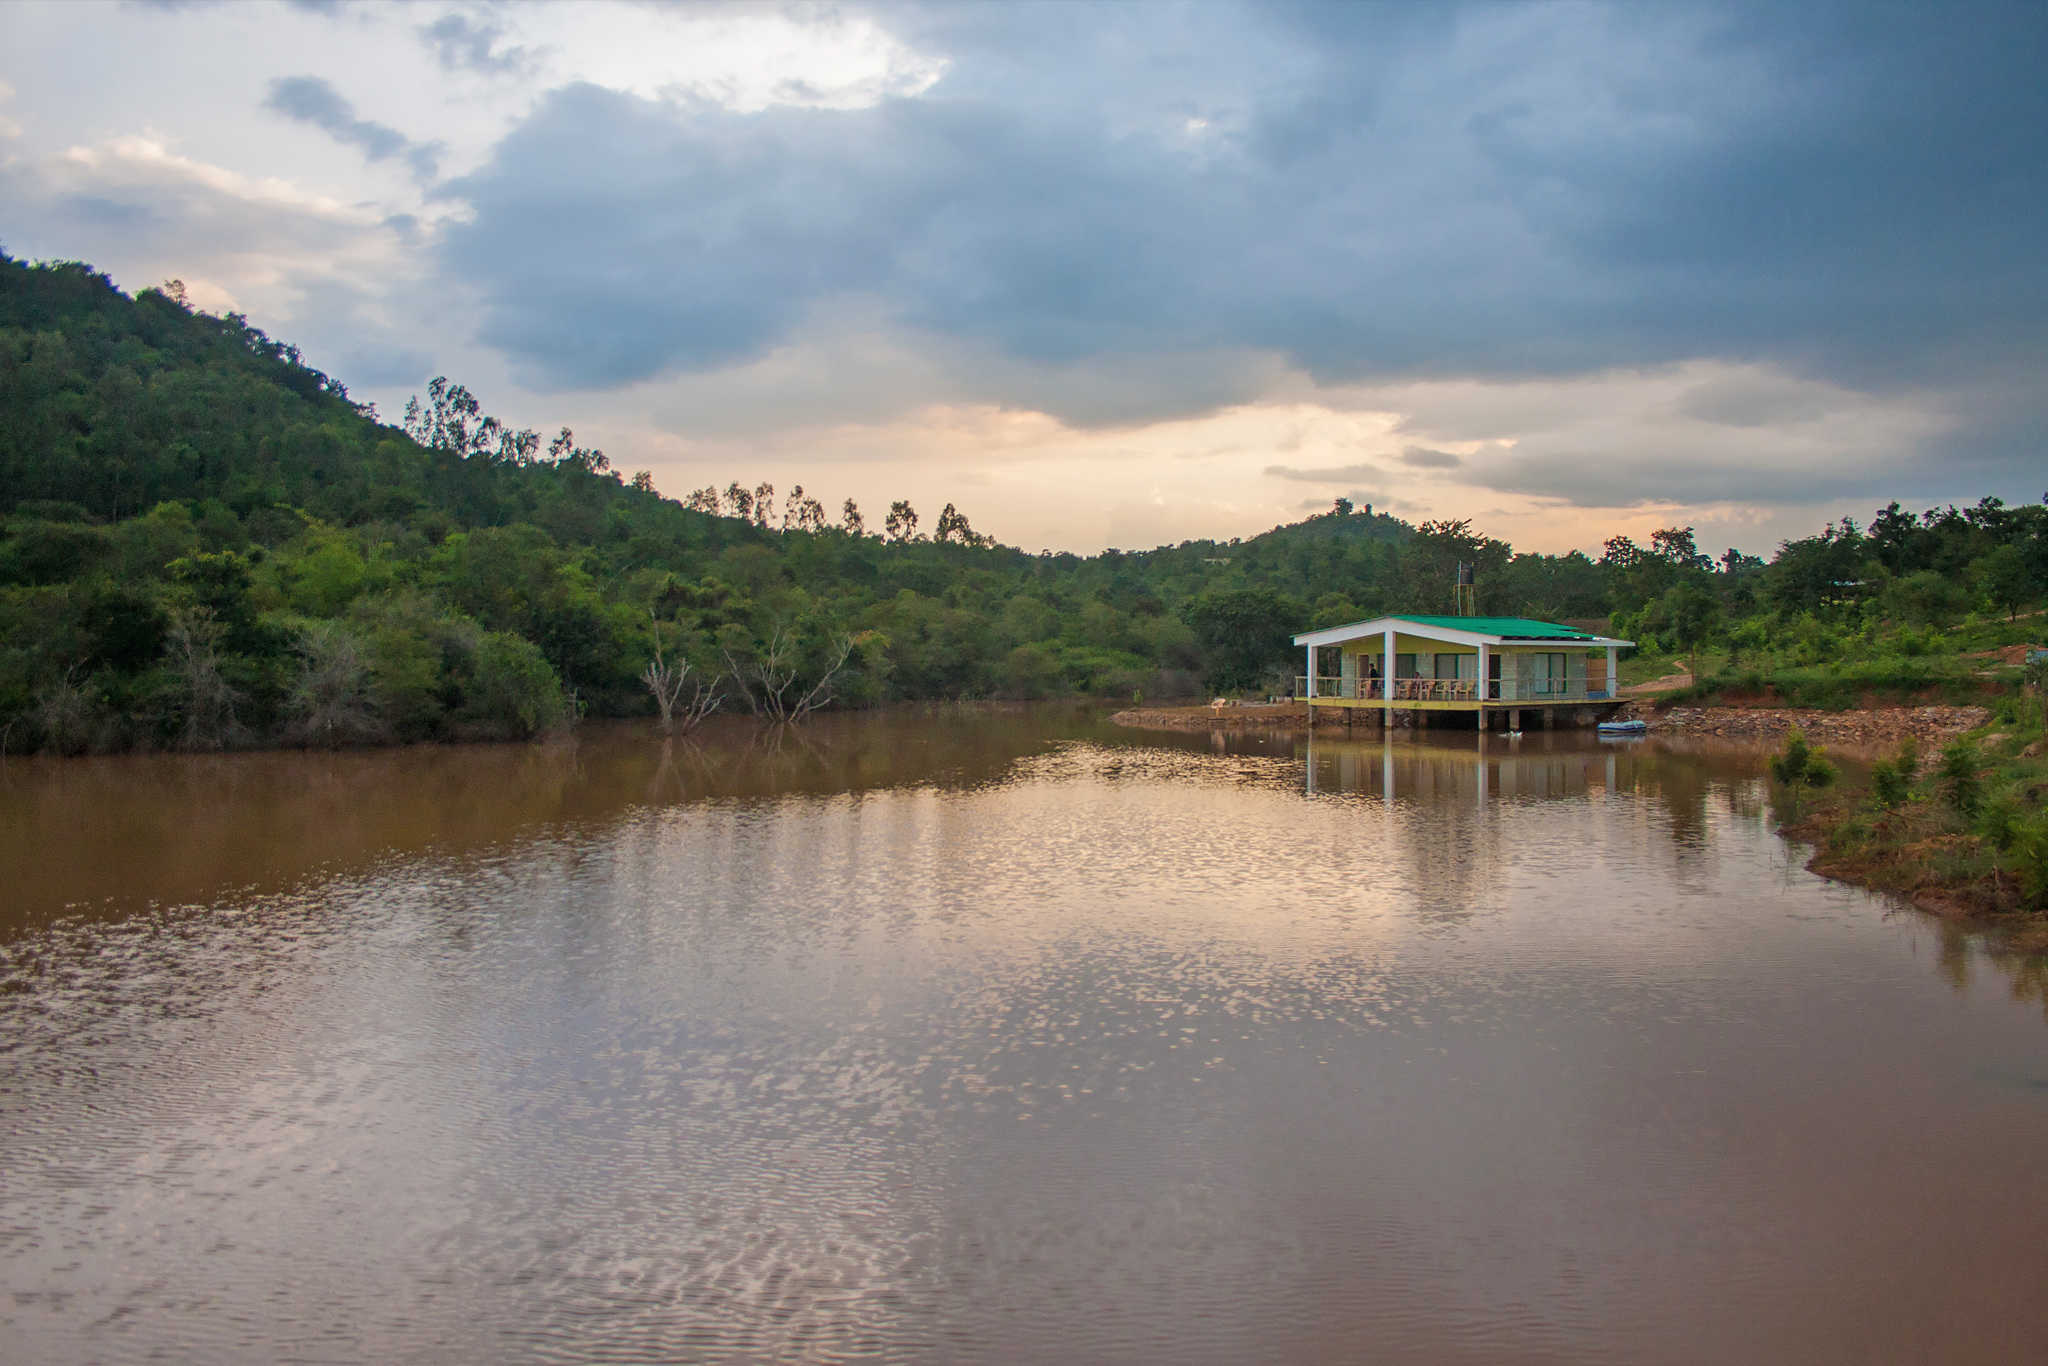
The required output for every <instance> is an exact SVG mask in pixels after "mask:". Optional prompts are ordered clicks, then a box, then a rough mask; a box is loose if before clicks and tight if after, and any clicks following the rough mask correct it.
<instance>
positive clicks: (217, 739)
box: [169, 607, 242, 749]
mask: <svg viewBox="0 0 2048 1366" xmlns="http://www.w3.org/2000/svg"><path fill="white" fill-rule="evenodd" d="M225 634H226V629H225V628H224V627H223V626H222V625H221V624H220V622H219V621H217V620H215V619H214V615H213V609H212V608H210V607H193V608H188V609H187V610H185V611H182V612H178V613H176V614H175V615H174V616H173V617H172V619H171V635H170V651H169V653H170V662H171V668H172V669H173V671H175V672H176V674H177V676H178V681H179V683H180V684H182V685H183V691H184V694H185V730H184V734H183V735H182V736H181V737H180V743H182V744H183V745H184V747H185V748H186V749H220V748H222V747H223V746H225V745H226V744H227V743H228V742H229V741H231V740H236V739H239V738H241V735H242V724H241V721H240V719H239V718H237V717H236V715H235V704H236V703H238V702H240V701H241V700H242V697H241V694H240V693H239V692H237V691H236V690H235V688H234V686H233V685H232V684H230V683H229V682H228V681H227V679H226V678H224V677H223V676H222V675H221V671H220V641H221V637H222V636H223V635H225Z"/></svg>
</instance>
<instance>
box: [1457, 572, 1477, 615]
mask: <svg viewBox="0 0 2048 1366" xmlns="http://www.w3.org/2000/svg"><path fill="white" fill-rule="evenodd" d="M1472 578H1473V575H1472V566H1471V565H1469V564H1466V563H1465V562H1464V561H1463V560H1460V561H1458V582H1457V586H1456V588H1455V589H1454V590H1453V595H1454V597H1455V598H1456V605H1457V611H1456V613H1455V615H1457V616H1461V617H1476V616H1478V615H1479V592H1478V589H1477V588H1476V587H1474V586H1473V582H1472Z"/></svg>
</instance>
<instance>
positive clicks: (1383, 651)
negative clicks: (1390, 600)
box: [1294, 616, 1635, 730]
mask: <svg viewBox="0 0 2048 1366" xmlns="http://www.w3.org/2000/svg"><path fill="white" fill-rule="evenodd" d="M1294 643H1295V644H1296V645H1301V646H1306V647H1307V649H1308V672H1307V674H1305V675H1302V676H1300V677H1299V678H1297V680H1296V686H1295V696H1296V697H1298V698H1301V699H1304V700H1305V701H1306V702H1307V703H1308V714H1309V724H1310V725H1314V724H1316V722H1317V721H1318V720H1336V721H1341V722H1342V723H1343V724H1345V725H1355V724H1357V723H1359V722H1361V721H1363V722H1365V723H1366V724H1375V723H1377V724H1379V725H1383V726H1387V725H1417V726H1427V725H1430V724H1431V723H1432V718H1434V717H1440V716H1444V715H1445V714H1451V715H1457V716H1459V717H1460V720H1461V721H1462V719H1463V717H1465V716H1471V717H1472V718H1473V719H1474V722H1475V723H1476V725H1477V726H1478V728H1479V729H1481V730H1520V729H1522V726H1523V724H1524V723H1525V722H1527V723H1530V724H1533V725H1537V726H1541V727H1544V728H1546V729H1547V728H1549V727H1552V726H1590V725H1594V724H1596V723H1597V722H1599V721H1601V720H1603V719H1605V718H1606V717H1607V716H1608V715H1609V714H1610V713H1612V712H1613V711H1614V709H1615V708H1616V707H1618V706H1620V705H1621V699H1620V695H1619V691H1618V689H1617V686H1616V674H1615V665H1616V662H1617V658H1618V656H1619V653H1620V651H1622V650H1624V649H1627V648H1628V647H1629V646H1631V645H1633V644H1634V643H1635V642H1633V641H1628V640H1615V639H1612V638H1610V637H1608V636H1602V635H1596V634H1594V633H1592V632H1590V631H1582V630H1579V629H1577V628H1575V627H1571V626H1562V625H1559V624H1558V623H1556V622H1550V621H1531V620H1529V619H1528V618H1526V617H1430V616H1390V617H1375V618H1374V619H1373V620H1371V621H1359V622H1353V623H1352V624H1351V625H1349V626H1332V627H1330V628H1329V629H1327V630H1323V631H1305V632H1303V633H1302V634H1300V635H1298V636H1296V637H1294Z"/></svg>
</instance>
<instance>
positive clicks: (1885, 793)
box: [1870, 737, 1920, 811]
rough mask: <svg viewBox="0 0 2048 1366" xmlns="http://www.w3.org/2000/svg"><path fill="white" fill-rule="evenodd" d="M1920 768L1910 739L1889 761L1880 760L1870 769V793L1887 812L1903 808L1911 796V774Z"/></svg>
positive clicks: (1916, 751)
mask: <svg viewBox="0 0 2048 1366" xmlns="http://www.w3.org/2000/svg"><path fill="white" fill-rule="evenodd" d="M1919 767H1920V754H1919V750H1918V749H1917V748H1916V747H1915V746H1914V744H1913V741H1912V739H1911V737H1908V738H1907V740H1906V742H1905V743H1904V744H1902V745H1900V746H1899V752H1898V753H1897V754H1894V755H1893V756H1892V757H1891V758H1889V759H1880V760H1879V761H1878V762H1877V763H1875V764H1873V765H1872V766H1871V769H1870V793H1871V796H1872V797H1874V798H1876V800H1877V804H1878V805H1879V806H1881V807H1883V808H1884V809H1885V810H1887V811H1891V810H1893V809H1895V808H1897V807H1900V806H1903V805H1904V804H1905V802H1906V800H1907V798H1909V797H1911V796H1912V795H1913V774H1914V772H1915V771H1916V770H1917V769H1918V768H1919Z"/></svg>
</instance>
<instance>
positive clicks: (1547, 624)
mask: <svg viewBox="0 0 2048 1366" xmlns="http://www.w3.org/2000/svg"><path fill="white" fill-rule="evenodd" d="M1394 620H1395V621H1412V622H1414V623H1415V624H1416V625H1418V626H1436V627H1440V628H1445V629H1448V630H1452V631H1473V632H1476V633H1477V634H1479V635H1482V636H1507V637H1510V638H1512V639H1515V640H1598V639H1600V637H1598V636H1596V635H1594V634H1593V633H1592V632H1590V631H1581V630H1579V629H1577V628H1576V627H1572V626H1560V625H1558V624H1557V623H1556V622H1554V621H1531V620H1530V619H1529V618H1528V617H1417V616H1410V615H1408V614H1407V613H1405V612H1403V613H1400V614H1399V615H1397V616H1395V618H1394Z"/></svg>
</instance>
